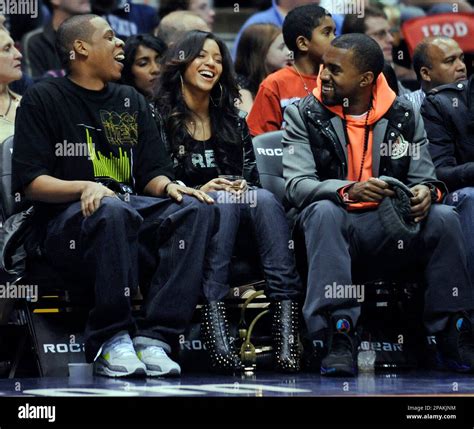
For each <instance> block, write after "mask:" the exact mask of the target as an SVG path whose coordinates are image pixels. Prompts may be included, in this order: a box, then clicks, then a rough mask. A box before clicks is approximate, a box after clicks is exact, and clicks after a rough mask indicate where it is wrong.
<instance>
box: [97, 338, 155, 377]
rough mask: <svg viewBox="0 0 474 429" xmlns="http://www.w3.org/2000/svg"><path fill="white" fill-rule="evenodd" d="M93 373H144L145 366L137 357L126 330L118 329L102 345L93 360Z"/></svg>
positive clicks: (114, 375)
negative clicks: (117, 331)
mask: <svg viewBox="0 0 474 429" xmlns="http://www.w3.org/2000/svg"><path fill="white" fill-rule="evenodd" d="M94 373H95V374H97V375H104V376H106V377H127V376H132V375H134V376H144V375H145V374H146V367H145V365H144V364H143V362H142V361H141V360H140V359H138V357H137V354H136V353H135V349H134V348H133V343H132V339H131V338H130V335H129V334H128V332H127V331H120V332H119V333H117V334H115V335H114V336H113V337H112V338H110V340H108V341H106V342H105V343H104V344H103V345H102V350H101V352H100V354H99V356H98V357H97V358H96V360H95V362H94Z"/></svg>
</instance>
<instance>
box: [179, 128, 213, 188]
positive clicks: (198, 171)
mask: <svg viewBox="0 0 474 429" xmlns="http://www.w3.org/2000/svg"><path fill="white" fill-rule="evenodd" d="M214 145H215V143H214V139H213V137H211V138H210V139H209V140H205V141H201V140H194V139H192V138H191V137H190V138H189V141H188V144H187V145H186V146H187V152H186V154H184V155H183V156H182V157H181V158H180V159H179V161H176V162H175V175H176V178H177V179H178V180H181V181H183V182H184V183H185V184H186V186H190V187H195V186H201V185H204V184H206V183H207V182H209V181H211V180H212V179H215V178H216V177H218V176H219V170H218V167H217V164H216V159H215V152H214Z"/></svg>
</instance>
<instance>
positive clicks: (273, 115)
mask: <svg viewBox="0 0 474 429" xmlns="http://www.w3.org/2000/svg"><path fill="white" fill-rule="evenodd" d="M303 82H304V83H305V84H306V88H307V89H308V91H306V89H305V87H304V84H303ZM316 84H317V76H316V75H305V74H301V76H300V75H299V74H298V72H297V71H296V70H295V69H294V67H292V66H286V67H284V68H282V69H280V70H278V71H276V72H274V73H272V74H270V75H268V76H267V77H266V78H265V79H264V81H263V82H262V83H261V84H260V87H259V89H258V93H257V95H256V97H255V100H254V102H253V106H252V109H251V110H250V113H249V115H248V116H247V124H248V126H249V130H250V135H252V136H257V135H259V134H263V133H267V132H269V131H277V130H280V129H282V128H284V127H285V124H284V123H283V112H284V110H285V108H286V107H287V106H288V105H290V104H291V103H293V102H294V101H296V100H299V99H300V98H303V97H306V96H307V95H310V94H311V92H312V91H313V89H314V88H315V87H316Z"/></svg>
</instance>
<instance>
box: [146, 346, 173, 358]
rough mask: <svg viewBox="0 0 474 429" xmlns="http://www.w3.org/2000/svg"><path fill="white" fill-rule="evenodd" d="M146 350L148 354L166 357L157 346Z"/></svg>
mask: <svg viewBox="0 0 474 429" xmlns="http://www.w3.org/2000/svg"><path fill="white" fill-rule="evenodd" d="M146 349H147V351H148V352H150V353H152V354H155V355H158V356H168V355H167V354H166V352H165V351H164V350H163V348H162V347H159V346H148V347H147V348H146Z"/></svg>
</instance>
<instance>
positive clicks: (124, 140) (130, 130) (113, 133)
mask: <svg viewBox="0 0 474 429" xmlns="http://www.w3.org/2000/svg"><path fill="white" fill-rule="evenodd" d="M137 115H138V113H137V112H135V113H134V114H133V115H131V114H130V113H128V112H125V113H122V114H118V113H116V112H108V111H106V110H101V111H100V119H101V122H102V125H103V127H104V130H105V135H106V137H107V140H108V142H109V144H110V145H112V146H122V147H123V146H125V147H127V149H129V148H130V147H131V146H135V145H136V144H137V143H138V127H137ZM86 139H87V140H86V141H87V146H88V148H89V154H90V159H91V161H92V165H93V167H94V176H95V177H111V178H113V179H115V180H117V181H118V182H121V183H131V160H130V155H129V152H128V150H127V149H125V148H122V147H119V148H118V156H116V155H114V154H113V153H112V152H109V156H108V157H107V156H106V155H105V154H103V153H101V152H100V151H99V150H96V149H95V145H94V143H93V141H92V136H91V135H90V133H89V130H88V129H86Z"/></svg>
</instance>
